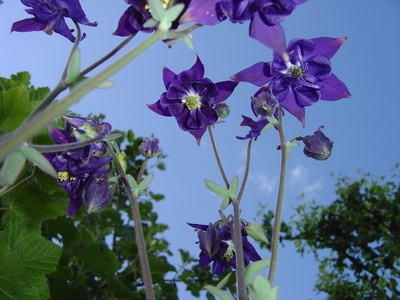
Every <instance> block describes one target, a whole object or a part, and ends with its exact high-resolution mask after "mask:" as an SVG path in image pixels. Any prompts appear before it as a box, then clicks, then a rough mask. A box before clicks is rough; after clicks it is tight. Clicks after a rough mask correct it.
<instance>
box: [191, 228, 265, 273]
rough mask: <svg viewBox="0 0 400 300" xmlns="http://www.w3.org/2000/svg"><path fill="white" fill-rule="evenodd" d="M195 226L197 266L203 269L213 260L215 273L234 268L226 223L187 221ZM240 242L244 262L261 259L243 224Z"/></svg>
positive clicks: (228, 229) (230, 234) (234, 262)
mask: <svg viewBox="0 0 400 300" xmlns="http://www.w3.org/2000/svg"><path fill="white" fill-rule="evenodd" d="M188 224H189V225H190V226H192V227H194V228H196V231H197V234H198V237H199V245H200V249H201V252H200V255H199V257H200V260H199V268H200V269H203V268H205V267H206V266H208V265H209V264H210V263H211V262H213V272H214V273H215V274H216V275H221V274H223V273H224V272H225V271H226V269H230V268H236V254H235V247H234V244H233V241H232V233H231V230H230V228H229V226H227V225H223V224H220V222H217V223H216V224H214V225H213V224H211V223H210V224H209V225H201V224H192V223H188ZM242 227H243V228H242V230H241V232H242V243H243V256H244V264H245V266H247V265H248V264H249V263H250V261H257V260H261V257H260V255H259V254H258V253H257V251H256V249H255V248H254V247H253V245H252V244H250V242H249V241H248V240H247V233H246V228H245V225H244V224H243V225H242Z"/></svg>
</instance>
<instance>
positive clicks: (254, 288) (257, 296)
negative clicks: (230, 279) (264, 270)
mask: <svg viewBox="0 0 400 300" xmlns="http://www.w3.org/2000/svg"><path fill="white" fill-rule="evenodd" d="M248 291H249V299H251V300H276V299H278V286H275V287H274V288H272V289H271V284H270V283H269V281H268V280H267V279H266V278H265V277H264V276H262V275H257V276H256V277H255V278H254V279H253V280H252V283H250V284H249V285H248Z"/></svg>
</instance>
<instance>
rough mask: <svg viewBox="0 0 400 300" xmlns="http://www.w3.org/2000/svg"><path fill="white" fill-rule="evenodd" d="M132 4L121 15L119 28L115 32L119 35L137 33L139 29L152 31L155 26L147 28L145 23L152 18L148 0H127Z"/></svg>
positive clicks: (126, 0)
mask: <svg viewBox="0 0 400 300" xmlns="http://www.w3.org/2000/svg"><path fill="white" fill-rule="evenodd" d="M125 2H126V3H127V4H130V6H129V7H128V8H127V10H126V11H125V12H124V14H123V15H122V16H121V18H120V19H119V22H118V28H117V30H116V31H115V32H114V33H113V34H114V35H118V36H128V35H131V34H136V33H138V32H139V31H141V32H145V33H150V32H153V31H154V28H145V27H143V24H144V23H146V21H148V20H150V19H151V13H150V12H149V8H148V4H147V1H146V0H125Z"/></svg>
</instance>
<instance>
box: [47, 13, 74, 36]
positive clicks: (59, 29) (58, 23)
mask: <svg viewBox="0 0 400 300" xmlns="http://www.w3.org/2000/svg"><path fill="white" fill-rule="evenodd" d="M52 29H53V30H54V32H56V33H58V34H61V35H62V36H64V37H66V38H67V39H69V40H70V41H71V42H75V37H74V36H73V35H72V33H71V30H70V29H69V28H68V25H67V23H65V19H64V18H63V17H61V16H60V17H58V18H56V19H55V21H54V24H53V26H52Z"/></svg>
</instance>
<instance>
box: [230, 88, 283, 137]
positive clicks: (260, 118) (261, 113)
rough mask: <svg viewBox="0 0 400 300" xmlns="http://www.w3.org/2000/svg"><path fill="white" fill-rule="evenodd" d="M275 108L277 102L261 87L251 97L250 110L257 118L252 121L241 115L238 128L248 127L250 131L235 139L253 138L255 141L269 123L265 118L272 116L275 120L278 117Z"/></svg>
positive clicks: (266, 89)
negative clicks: (241, 118) (241, 119)
mask: <svg viewBox="0 0 400 300" xmlns="http://www.w3.org/2000/svg"><path fill="white" fill-rule="evenodd" d="M276 106H277V102H276V100H275V97H274V96H273V95H272V94H271V93H270V92H269V90H268V88H267V87H262V88H261V89H260V90H258V91H257V92H256V93H255V94H254V97H251V109H252V111H253V113H254V115H255V116H256V117H257V120H256V121H254V120H253V119H251V118H249V117H246V116H243V115H242V117H243V121H242V123H240V126H249V127H250V128H251V130H250V131H249V133H248V134H247V135H246V136H244V137H239V136H236V138H238V139H241V140H245V139H250V138H254V140H257V138H258V136H259V135H260V134H261V132H262V130H263V129H264V128H265V126H267V124H268V123H269V121H268V119H267V117H271V116H274V117H275V118H276V117H277V116H278V110H277V109H276Z"/></svg>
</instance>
